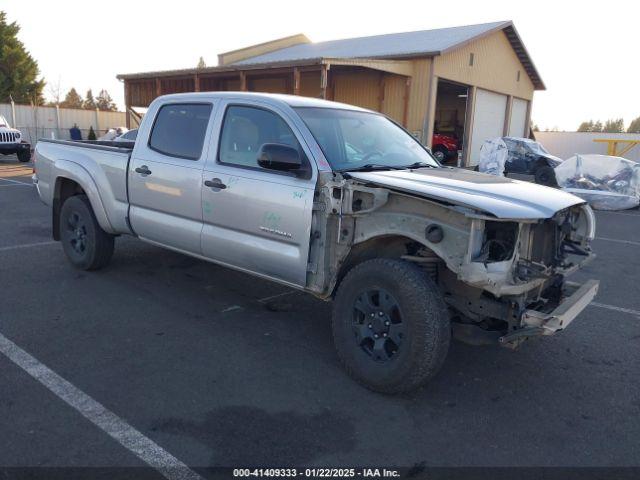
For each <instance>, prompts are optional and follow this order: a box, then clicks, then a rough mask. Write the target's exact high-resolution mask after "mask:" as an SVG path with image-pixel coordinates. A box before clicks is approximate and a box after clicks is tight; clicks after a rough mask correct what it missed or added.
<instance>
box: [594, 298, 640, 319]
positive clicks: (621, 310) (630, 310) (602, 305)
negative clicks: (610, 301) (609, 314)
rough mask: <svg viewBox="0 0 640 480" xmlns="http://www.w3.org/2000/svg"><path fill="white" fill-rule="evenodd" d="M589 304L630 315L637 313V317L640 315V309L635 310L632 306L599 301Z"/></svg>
mask: <svg viewBox="0 0 640 480" xmlns="http://www.w3.org/2000/svg"><path fill="white" fill-rule="evenodd" d="M589 305H591V306H592V307H598V308H606V309H607V310H613V311H614V312H622V313H628V314H630V315H635V316H636V317H640V311H638V310H633V309H631V308H622V307H616V306H615V305H607V304H606V303H598V302H591V303H590V304H589Z"/></svg>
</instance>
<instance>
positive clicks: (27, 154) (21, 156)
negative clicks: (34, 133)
mask: <svg viewBox="0 0 640 480" xmlns="http://www.w3.org/2000/svg"><path fill="white" fill-rule="evenodd" d="M30 160H31V151H30V150H26V151H22V152H18V161H19V162H22V163H27V162H28V161H30Z"/></svg>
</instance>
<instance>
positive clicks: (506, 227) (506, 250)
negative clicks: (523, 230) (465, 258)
mask: <svg viewBox="0 0 640 480" xmlns="http://www.w3.org/2000/svg"><path fill="white" fill-rule="evenodd" d="M518 230H519V228H518V223H516V222H492V221H487V222H485V224H484V237H483V242H482V247H481V248H480V252H479V253H478V255H477V256H476V257H475V258H474V259H473V261H474V262H482V263H491V262H504V261H505V260H509V259H510V258H512V257H513V252H514V250H515V247H516V242H517V240H518Z"/></svg>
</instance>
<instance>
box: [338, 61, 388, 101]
mask: <svg viewBox="0 0 640 480" xmlns="http://www.w3.org/2000/svg"><path fill="white" fill-rule="evenodd" d="M331 76H332V80H333V81H332V83H333V87H334V93H333V100H335V101H336V102H342V103H348V104H351V105H356V106H358V107H362V108H368V109H370V110H378V111H379V110H380V100H381V99H380V80H381V78H382V74H381V73H380V72H376V71H372V70H364V69H363V70H353V71H350V70H346V71H340V70H333V69H332V70H331Z"/></svg>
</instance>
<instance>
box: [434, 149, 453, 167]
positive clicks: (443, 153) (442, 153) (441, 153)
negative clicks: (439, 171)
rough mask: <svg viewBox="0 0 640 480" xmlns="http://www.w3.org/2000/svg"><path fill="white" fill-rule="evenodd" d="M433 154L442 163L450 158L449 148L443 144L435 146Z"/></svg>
mask: <svg viewBox="0 0 640 480" xmlns="http://www.w3.org/2000/svg"><path fill="white" fill-rule="evenodd" d="M433 156H434V157H436V160H438V161H439V162H440V163H442V162H446V161H447V159H448V158H449V150H447V149H446V148H445V147H443V146H442V145H438V146H436V147H433Z"/></svg>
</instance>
